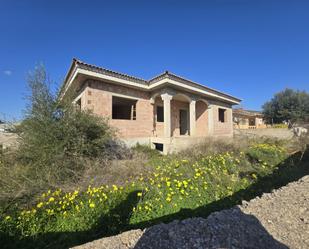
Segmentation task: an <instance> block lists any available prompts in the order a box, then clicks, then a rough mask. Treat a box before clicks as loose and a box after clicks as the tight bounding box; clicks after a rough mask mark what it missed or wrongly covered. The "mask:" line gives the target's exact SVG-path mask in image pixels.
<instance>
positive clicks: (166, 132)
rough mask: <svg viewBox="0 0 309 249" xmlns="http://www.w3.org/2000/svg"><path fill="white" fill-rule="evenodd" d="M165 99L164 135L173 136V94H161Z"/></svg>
mask: <svg viewBox="0 0 309 249" xmlns="http://www.w3.org/2000/svg"><path fill="white" fill-rule="evenodd" d="M161 98H162V100H163V110H164V136H165V137H171V130H172V129H171V100H172V98H173V96H172V95H170V94H168V93H164V94H162V95H161Z"/></svg>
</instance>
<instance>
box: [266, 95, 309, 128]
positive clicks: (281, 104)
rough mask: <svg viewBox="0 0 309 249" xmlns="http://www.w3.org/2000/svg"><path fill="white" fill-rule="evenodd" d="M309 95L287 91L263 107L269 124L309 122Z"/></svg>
mask: <svg viewBox="0 0 309 249" xmlns="http://www.w3.org/2000/svg"><path fill="white" fill-rule="evenodd" d="M308 106H309V94H308V93H307V92H305V91H294V90H292V89H285V90H284V91H282V92H279V93H277V94H275V96H274V97H273V98H272V99H271V100H270V101H268V102H266V103H265V104H264V105H263V114H264V117H265V120H266V121H267V123H269V124H272V123H282V122H283V121H290V122H291V123H294V122H309V109H308Z"/></svg>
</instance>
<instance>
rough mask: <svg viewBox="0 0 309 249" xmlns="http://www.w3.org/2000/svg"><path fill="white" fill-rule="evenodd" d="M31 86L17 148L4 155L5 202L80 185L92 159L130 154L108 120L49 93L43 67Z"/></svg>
mask: <svg viewBox="0 0 309 249" xmlns="http://www.w3.org/2000/svg"><path fill="white" fill-rule="evenodd" d="M28 85H29V88H30V95H29V97H28V105H27V108H26V111H25V118H24V120H23V121H22V122H21V124H20V125H19V126H18V127H16V132H17V133H18V134H19V139H18V143H19V144H18V148H17V150H16V151H11V152H10V153H6V155H1V160H0V173H1V174H2V176H3V177H2V179H0V189H1V190H0V199H2V197H6V196H8V192H10V193H12V195H14V198H16V196H15V195H16V193H18V195H19V196H22V195H32V196H34V195H35V194H36V193H37V192H41V191H42V190H44V189H48V188H55V187H57V186H59V185H61V184H63V183H65V182H75V181H77V180H78V179H79V178H81V177H82V176H83V172H84V169H85V166H86V165H89V164H90V163H91V161H92V160H95V161H96V164H94V163H93V165H98V163H97V162H98V161H102V163H104V162H105V161H106V160H108V159H112V158H114V157H122V156H123V155H125V154H126V151H125V149H123V146H121V144H119V143H118V142H117V141H116V140H115V139H114V131H113V129H111V128H110V127H109V126H108V124H107V120H106V119H104V118H102V117H99V116H96V115H94V114H93V113H91V112H90V111H82V110H78V109H77V108H76V107H75V106H74V105H73V104H72V99H71V98H67V99H61V100H60V99H59V98H58V95H57V94H56V93H53V92H52V91H51V90H50V87H49V80H48V77H47V75H46V72H45V70H44V68H43V67H38V68H36V70H35V71H34V73H32V74H30V76H29V78H28ZM118 148H121V149H122V151H117V149H118ZM14 192H15V193H14Z"/></svg>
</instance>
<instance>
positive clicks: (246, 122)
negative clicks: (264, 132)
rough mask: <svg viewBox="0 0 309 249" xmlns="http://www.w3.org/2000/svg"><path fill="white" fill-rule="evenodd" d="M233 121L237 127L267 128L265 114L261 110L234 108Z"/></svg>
mask: <svg viewBox="0 0 309 249" xmlns="http://www.w3.org/2000/svg"><path fill="white" fill-rule="evenodd" d="M233 123H234V128H235V129H260V128H266V127H267V126H266V124H265V122H264V119H263V114H262V113H261V112H259V111H251V110H244V109H242V108H240V109H233Z"/></svg>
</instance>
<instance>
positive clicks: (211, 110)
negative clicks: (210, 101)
mask: <svg viewBox="0 0 309 249" xmlns="http://www.w3.org/2000/svg"><path fill="white" fill-rule="evenodd" d="M207 112H208V134H209V135H213V133H214V122H215V118H214V108H213V105H209V106H208V109H207Z"/></svg>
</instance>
